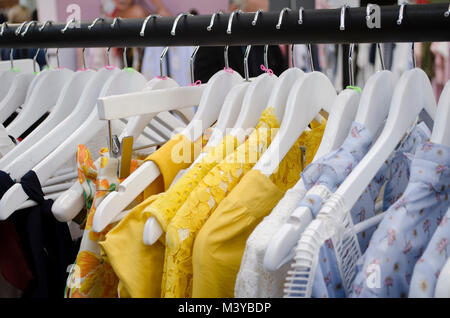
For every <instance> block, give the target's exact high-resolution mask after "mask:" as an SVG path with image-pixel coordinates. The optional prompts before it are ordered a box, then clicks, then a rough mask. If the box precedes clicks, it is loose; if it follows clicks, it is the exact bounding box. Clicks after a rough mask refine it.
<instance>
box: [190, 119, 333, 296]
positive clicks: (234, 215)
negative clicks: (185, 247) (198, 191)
mask: <svg viewBox="0 0 450 318" xmlns="http://www.w3.org/2000/svg"><path fill="white" fill-rule="evenodd" d="M325 126H326V121H323V122H322V123H317V122H315V121H313V122H312V123H311V131H305V132H303V134H302V135H301V136H300V137H299V138H298V140H297V141H296V143H295V144H294V145H293V146H292V148H291V149H290V150H289V152H288V154H286V156H285V157H284V158H283V160H282V161H281V163H280V164H279V166H278V168H277V170H276V171H275V172H274V173H273V174H272V175H271V176H270V177H266V176H264V175H262V174H261V172H260V171H257V170H251V171H250V172H249V173H247V174H246V175H245V176H244V177H243V178H242V180H241V181H240V182H239V184H238V185H237V186H236V187H235V188H234V189H233V191H231V192H230V194H229V195H228V196H227V197H226V198H225V199H224V200H223V201H222V202H221V203H220V204H219V206H218V208H217V210H216V211H215V212H214V213H213V214H212V215H211V217H209V219H208V220H207V221H206V223H205V225H204V226H203V227H202V229H201V230H200V232H199V234H198V236H197V239H196V241H195V244H194V252H193V261H192V262H193V274H194V276H193V297H233V296H234V286H235V282H236V276H237V274H238V271H239V265H240V263H241V259H242V255H243V253H244V249H245V243H246V241H247V238H248V237H249V236H250V234H251V233H252V231H253V229H254V228H255V227H256V226H257V225H258V224H259V222H261V220H262V219H263V218H264V217H265V216H266V215H268V214H269V213H270V211H272V209H273V208H274V207H275V206H276V205H277V203H278V202H279V201H280V200H281V198H282V197H283V195H284V194H285V192H286V191H287V190H288V189H290V188H291V187H293V186H294V185H295V184H296V183H297V181H298V179H299V178H300V172H301V171H302V170H303V168H304V167H306V166H307V165H308V164H309V163H310V162H311V161H312V159H313V158H314V155H315V153H316V151H317V149H318V147H319V145H320V141H321V140H322V136H323V132H324V130H325ZM303 151H304V152H303ZM302 158H304V159H302ZM244 193H245V195H243V194H244Z"/></svg>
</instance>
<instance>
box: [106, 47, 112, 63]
mask: <svg viewBox="0 0 450 318" xmlns="http://www.w3.org/2000/svg"><path fill="white" fill-rule="evenodd" d="M110 55H111V47H109V48H107V49H106V61H107V63H108V66H111V56H110Z"/></svg>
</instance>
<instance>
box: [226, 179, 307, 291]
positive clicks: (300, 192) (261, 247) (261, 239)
mask: <svg viewBox="0 0 450 318" xmlns="http://www.w3.org/2000/svg"><path fill="white" fill-rule="evenodd" d="M305 194H306V190H304V189H301V187H299V188H296V187H294V188H292V189H289V190H288V191H287V192H286V194H285V195H284V197H283V198H282V199H281V200H280V202H278V204H277V206H276V207H275V208H274V209H273V210H272V213H270V214H269V215H268V216H266V217H265V218H264V219H263V220H262V221H261V223H260V224H259V225H258V226H257V227H256V228H255V230H254V231H253V232H252V234H251V235H250V237H249V238H248V240H247V244H246V246H245V251H244V255H243V256H242V261H241V267H240V269H239V273H238V275H237V278H236V285H235V288H234V296H235V297H239V298H281V297H283V285H284V280H285V277H286V275H287V271H288V269H289V267H290V263H288V264H285V265H284V266H282V267H281V268H280V269H279V270H277V271H275V272H267V271H265V270H264V254H265V252H266V249H267V247H268V245H269V243H270V241H271V240H272V237H273V236H274V235H275V233H276V232H277V231H278V230H279V229H280V228H281V227H282V226H283V224H285V223H286V222H287V220H288V218H289V216H290V215H291V214H292V212H293V211H294V210H295V208H296V207H297V206H298V204H299V203H300V201H301V200H302V199H303V197H304V196H305Z"/></svg>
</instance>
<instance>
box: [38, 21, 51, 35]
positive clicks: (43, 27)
mask: <svg viewBox="0 0 450 318" xmlns="http://www.w3.org/2000/svg"><path fill="white" fill-rule="evenodd" d="M47 24H49V25H52V24H53V21H51V20H47V21H45V22H44V24H43V25H42V26H41V27H39V32H42V30H44V29H45V27H46V26H47Z"/></svg>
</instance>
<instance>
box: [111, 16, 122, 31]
mask: <svg viewBox="0 0 450 318" xmlns="http://www.w3.org/2000/svg"><path fill="white" fill-rule="evenodd" d="M118 21H122V18H121V17H115V18H114V20H113V23H111V29H114V28H115V27H116V24H117V22H118Z"/></svg>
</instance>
